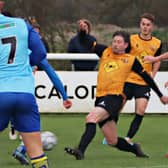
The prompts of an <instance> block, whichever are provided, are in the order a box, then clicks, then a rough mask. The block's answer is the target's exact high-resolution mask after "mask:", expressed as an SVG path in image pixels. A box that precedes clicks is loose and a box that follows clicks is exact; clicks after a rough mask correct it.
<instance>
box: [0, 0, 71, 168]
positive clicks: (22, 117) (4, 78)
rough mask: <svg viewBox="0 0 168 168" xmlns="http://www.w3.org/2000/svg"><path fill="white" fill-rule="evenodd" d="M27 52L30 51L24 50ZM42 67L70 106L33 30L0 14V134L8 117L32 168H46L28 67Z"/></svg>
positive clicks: (64, 101)
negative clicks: (21, 140)
mask: <svg viewBox="0 0 168 168" xmlns="http://www.w3.org/2000/svg"><path fill="white" fill-rule="evenodd" d="M2 7H3V1H0V11H1V10H2ZM28 50H30V52H31V54H30V52H29V51H28ZM30 59H31V65H38V66H40V67H42V68H43V69H44V70H45V72H46V73H47V74H48V76H49V77H50V79H51V80H52V81H53V83H54V86H57V89H59V91H60V92H61V94H62V95H63V104H64V106H65V107H66V108H69V107H70V106H71V101H70V100H69V99H68V97H67V95H66V92H65V90H64V88H63V87H62V83H61V81H60V80H59V78H58V76H57V75H56V74H55V72H54V70H53V68H52V67H51V66H50V65H49V64H48V61H47V59H46V51H45V48H44V46H43V44H42V42H41V40H40V38H39V35H38V34H37V33H36V32H35V31H34V29H33V28H32V27H31V26H30V25H28V24H26V22H25V21H24V20H23V19H20V18H14V17H7V16H4V15H3V14H0V81H1V82H0V102H1V103H0V131H3V130H4V129H5V128H7V127H8V124H9V121H10V119H11V118H12V119H13V124H14V126H15V129H16V130H17V131H19V132H20V135H21V136H22V139H23V142H24V144H25V146H26V149H27V153H28V156H29V158H30V160H31V164H32V168H49V165H48V159H47V156H46V155H45V154H44V151H43V148H42V142H41V137H40V114H39V111H38V106H37V103H36V99H35V96H34V91H35V84H34V76H33V73H32V69H31V65H30Z"/></svg>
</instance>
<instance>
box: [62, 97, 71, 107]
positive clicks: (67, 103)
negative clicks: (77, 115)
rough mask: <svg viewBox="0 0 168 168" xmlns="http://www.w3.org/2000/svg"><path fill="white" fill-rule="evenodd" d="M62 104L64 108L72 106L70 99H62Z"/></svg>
mask: <svg viewBox="0 0 168 168" xmlns="http://www.w3.org/2000/svg"><path fill="white" fill-rule="evenodd" d="M63 106H64V107H65V108H66V109H69V108H70V107H71V106H72V102H71V100H69V99H67V100H64V101H63Z"/></svg>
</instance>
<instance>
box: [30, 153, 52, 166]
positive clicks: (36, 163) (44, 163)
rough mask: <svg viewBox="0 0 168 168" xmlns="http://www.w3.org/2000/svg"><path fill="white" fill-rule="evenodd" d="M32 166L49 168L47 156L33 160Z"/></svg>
mask: <svg viewBox="0 0 168 168" xmlns="http://www.w3.org/2000/svg"><path fill="white" fill-rule="evenodd" d="M31 164H32V168H49V165H48V159H47V156H45V155H44V154H43V155H41V156H39V157H35V158H31Z"/></svg>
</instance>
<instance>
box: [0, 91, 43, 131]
mask: <svg viewBox="0 0 168 168" xmlns="http://www.w3.org/2000/svg"><path fill="white" fill-rule="evenodd" d="M11 120H12V124H13V125H14V128H15V129H16V130H18V131H19V132H37V131H40V114H39V111H38V106H37V103H36V99H35V96H34V95H32V94H30V93H14V92H2V93H1V92H0V131H3V130H4V129H5V128H7V127H8V124H9V121H11Z"/></svg>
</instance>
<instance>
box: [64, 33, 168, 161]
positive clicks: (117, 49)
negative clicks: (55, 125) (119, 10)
mask: <svg viewBox="0 0 168 168" xmlns="http://www.w3.org/2000/svg"><path fill="white" fill-rule="evenodd" d="M129 46H130V38H129V34H128V33H127V32H125V31H117V32H115V33H114V34H113V39H112V45H111V46H110V47H105V46H102V45H99V44H96V45H95V53H97V54H98V55H99V56H100V57H101V59H100V66H99V71H98V77H97V90H96V101H95V107H94V108H93V109H92V110H91V111H90V113H89V114H88V115H87V116H86V128H85V131H84V133H83V135H82V136H81V140H80V142H79V144H78V146H77V148H70V147H66V148H65V149H64V150H65V152H66V153H68V154H70V155H72V156H74V157H75V158H76V159H77V160H82V159H84V154H85V151H86V149H87V147H88V145H89V144H90V143H91V141H92V140H93V138H94V136H95V134H96V124H99V127H100V129H101V131H102V133H103V135H104V136H105V138H106V139H107V142H108V144H109V146H111V147H116V148H117V149H119V150H122V151H126V152H131V153H133V154H134V155H136V156H137V157H148V155H146V154H145V153H144V152H143V151H142V150H141V148H140V145H139V144H136V143H128V142H127V141H126V140H125V139H124V138H122V137H118V135H117V125H116V123H117V120H118V117H119V113H120V110H121V108H122V106H123V102H124V101H125V100H124V99H125V95H124V94H123V88H124V84H125V81H126V79H127V78H128V75H129V74H130V72H131V71H134V72H136V73H138V74H139V75H140V76H141V77H142V78H143V79H144V80H145V81H146V82H147V83H148V85H149V86H150V87H151V88H152V89H153V90H154V91H155V92H156V94H157V95H158V96H159V98H160V101H161V102H162V103H163V104H166V103H168V97H166V96H163V95H162V93H161V92H160V90H159V89H158V87H157V86H156V84H155V82H154V81H153V79H152V78H151V77H150V75H148V73H147V72H146V71H145V70H144V69H143V67H142V66H141V64H140V62H139V61H138V60H137V59H136V57H135V56H132V55H130V54H127V53H126V52H129Z"/></svg>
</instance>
